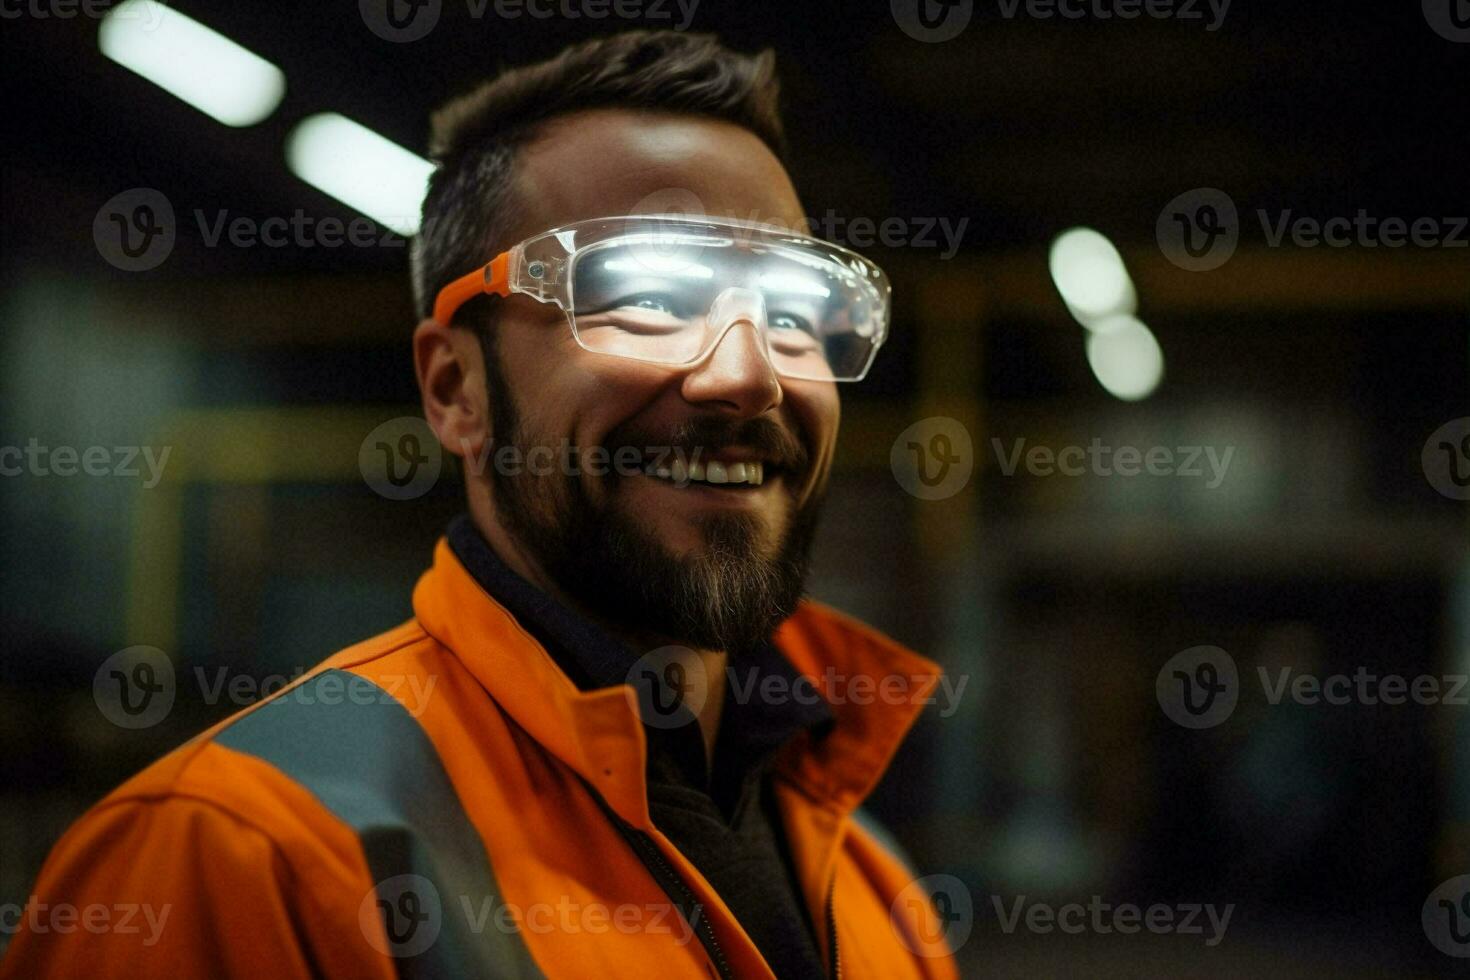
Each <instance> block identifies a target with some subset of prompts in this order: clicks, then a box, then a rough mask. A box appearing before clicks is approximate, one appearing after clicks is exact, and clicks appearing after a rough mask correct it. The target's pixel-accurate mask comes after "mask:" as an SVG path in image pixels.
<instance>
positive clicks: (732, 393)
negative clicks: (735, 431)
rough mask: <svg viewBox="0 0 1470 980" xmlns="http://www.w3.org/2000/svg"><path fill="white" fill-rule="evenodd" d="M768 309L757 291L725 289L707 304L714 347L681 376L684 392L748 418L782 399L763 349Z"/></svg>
mask: <svg viewBox="0 0 1470 980" xmlns="http://www.w3.org/2000/svg"><path fill="white" fill-rule="evenodd" d="M765 320H766V312H765V303H764V301H763V299H762V297H761V295H760V293H757V292H755V291H754V290H748V289H738V290H737V289H733V288H732V289H729V290H726V291H725V293H724V294H722V295H721V296H720V297H719V298H718V299H717V300H716V301H715V303H714V306H713V307H711V309H710V317H709V327H710V329H711V330H712V331H714V332H715V336H716V341H715V348H714V350H712V351H710V352H709V354H708V355H707V356H706V357H705V358H704V360H702V361H700V362H699V363H698V364H696V365H695V366H694V367H693V368H692V369H691V370H690V371H689V373H687V374H686V375H685V376H684V382H683V386H682V387H683V395H684V398H685V400H687V401H689V402H691V403H694V404H704V405H712V406H718V407H720V408H722V409H724V410H725V411H726V412H728V413H730V414H732V415H735V416H737V417H739V418H752V417H754V416H757V415H760V414H761V413H762V412H765V411H768V410H770V409H772V408H775V407H776V406H778V405H780V404H781V397H782V393H781V382H780V380H779V379H778V378H777V377H776V369H775V367H774V366H773V365H772V364H771V358H770V355H769V353H767V351H766V341H765V337H764V335H763V334H764V331H765V326H766V323H765Z"/></svg>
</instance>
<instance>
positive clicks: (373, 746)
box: [215, 670, 542, 978]
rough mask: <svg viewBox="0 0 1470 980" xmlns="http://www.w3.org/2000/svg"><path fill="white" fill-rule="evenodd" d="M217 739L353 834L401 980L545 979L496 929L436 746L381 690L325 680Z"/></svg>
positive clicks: (487, 881)
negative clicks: (264, 765) (284, 779)
mask: <svg viewBox="0 0 1470 980" xmlns="http://www.w3.org/2000/svg"><path fill="white" fill-rule="evenodd" d="M215 741H216V742H218V743H219V744H221V745H224V746H226V747H228V748H231V749H234V750H235V751H237V752H245V753H248V754H250V755H253V756H256V757H258V758H260V759H263V760H265V761H266V762H268V763H270V764H271V765H273V766H275V767H276V768H277V769H279V770H281V772H283V773H285V774H286V775H287V776H290V777H291V778H292V779H293V780H295V781H296V782H297V783H299V784H301V785H302V786H303V787H305V788H306V789H307V790H309V791H310V792H311V793H312V795H314V796H315V797H316V798H317V799H318V800H320V801H321V802H322V805H323V806H325V807H326V808H327V809H328V810H330V811H331V812H332V813H333V814H334V815H335V816H336V817H337V819H339V820H341V821H342V822H343V823H345V824H347V825H348V826H349V827H351V828H352V829H353V830H355V831H357V835H358V838H359V839H360V840H361V841H362V849H363V853H364V854H365V855H366V856H367V863H368V868H369V869H370V870H371V871H372V875H373V880H374V882H376V887H377V891H378V894H377V896H376V898H375V901H376V902H377V903H378V907H379V915H380V916H381V917H382V919H383V921H384V923H385V925H386V927H387V930H388V933H389V942H390V952H391V954H392V955H393V956H394V957H395V963H396V965H397V967H398V975H399V976H401V977H405V978H419V977H492V978H500V977H516V978H522V977H524V978H533V977H534V978H539V977H541V976H542V973H541V972H540V971H539V970H538V969H537V968H536V964H535V963H534V962H533V961H532V959H531V954H530V952H529V951H528V950H527V949H526V947H525V945H524V943H523V942H522V941H521V938H520V936H519V935H518V934H517V933H515V932H508V931H505V930H503V929H502V928H501V927H500V926H501V925H503V924H504V923H505V922H506V919H505V918H503V917H500V916H497V914H496V913H497V912H499V911H500V909H501V908H502V903H501V900H500V897H499V893H498V891H497V890H496V887H495V882H494V878H493V875H492V873H491V869H490V859H489V857H488V856H487V855H486V853H485V847H484V845H483V844H482V843H481V842H480V838H479V835H478V834H476V832H475V828H474V827H473V826H472V825H471V824H470V821H469V818H468V817H466V816H465V812H464V808H463V806H461V804H460V801H459V797H458V795H457V794H456V793H455V792H454V787H453V786H452V785H451V784H450V782H449V776H448V774H447V773H445V771H444V765H443V763H441V762H440V761H439V755H438V753H437V752H436V751H435V749H434V745H433V743H432V742H430V741H429V737H428V736H427V735H426V734H425V733H424V730H423V729H422V728H421V727H420V726H419V723H418V722H417V721H416V720H414V718H413V716H412V715H410V714H409V713H408V711H407V709H405V708H404V707H403V705H401V704H400V703H399V702H397V701H396V700H394V699H393V698H392V697H390V696H389V695H388V693H387V692H386V691H384V690H383V689H382V688H380V687H378V686H377V685H376V684H374V683H373V682H372V681H369V680H367V679H366V678H364V677H359V676H358V675H356V674H352V673H348V672H346V671H341V670H327V671H323V672H322V673H320V674H318V675H317V676H315V677H313V678H312V679H310V680H308V681H306V682H305V683H303V684H301V685H300V686H298V687H296V688H293V689H292V690H290V691H288V692H286V693H285V694H283V695H280V696H279V697H277V698H276V699H275V700H274V701H272V702H271V703H268V704H266V705H263V706H262V707H260V708H258V709H256V710H255V711H253V712H251V713H250V714H248V715H246V716H245V717H244V718H241V719H240V720H239V721H237V722H235V723H234V724H232V725H230V726H229V727H228V728H226V729H225V730H224V731H223V732H221V733H220V734H219V735H218V736H216V737H215ZM436 925H437V929H436ZM363 941H364V942H366V941H367V938H366V937H364V940H363Z"/></svg>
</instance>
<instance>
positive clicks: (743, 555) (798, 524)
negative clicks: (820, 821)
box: [487, 110, 839, 649]
mask: <svg viewBox="0 0 1470 980" xmlns="http://www.w3.org/2000/svg"><path fill="white" fill-rule="evenodd" d="M516 173H517V193H516V198H517V201H518V202H519V205H520V207H519V210H518V212H517V221H516V222H515V227H514V228H513V229H512V230H511V231H510V232H509V233H508V234H507V235H506V241H507V242H508V243H512V242H516V241H520V240H522V239H524V238H527V237H530V236H531V235H534V234H537V233H539V232H541V231H544V230H546V229H548V228H553V227H557V226H560V225H565V224H569V223H572V222H575V221H580V220H583V219H587V218H597V217H605V216H609V215H622V214H634V213H651V212H652V213H657V212H663V211H669V210H688V209H689V207H690V203H691V202H697V207H698V208H701V209H702V210H703V212H704V213H705V214H708V215H710V216H723V217H730V218H737V219H755V220H759V221H764V222H770V223H779V224H784V225H787V226H789V227H793V228H804V226H805V225H804V218H803V216H802V210H801V206H800V204H799V202H798V200H797V197H796V193H795V190H794V189H793V188H792V186H791V182H790V179H789V178H788V177H787V175H786V172H785V170H784V169H783V168H782V166H781V165H780V163H779V162H778V161H777V159H776V158H775V156H774V155H773V154H772V153H771V152H770V150H769V149H767V147H766V146H765V144H764V143H762V142H761V141H760V140H759V138H757V137H756V136H755V135H754V134H752V133H750V132H748V131H746V130H745V129H743V128H740V127H737V126H734V125H731V124H728V123H723V122H718V121H712V120H703V119H699V118H697V117H686V116H676V115H669V114H662V113H642V112H634V111H626V110H599V111H594V112H585V113H580V114H578V115H576V116H570V117H565V118H562V119H559V120H556V121H555V122H553V123H551V124H550V125H548V126H547V127H546V129H545V130H544V132H543V135H541V136H540V137H539V138H538V139H537V140H536V141H534V142H533V143H531V144H530V145H528V146H527V147H525V148H524V149H523V150H522V151H521V153H520V155H519V158H518V161H517V171H516ZM492 329H493V330H494V331H495V332H496V336H495V342H494V347H495V349H496V352H497V354H496V357H495V359H494V360H495V363H492V364H489V365H487V374H488V376H489V386H490V388H491V391H490V393H489V398H490V402H491V405H492V406H493V408H494V411H493V412H492V419H493V421H492V426H493V428H494V429H495V431H493V432H492V433H491V436H492V439H493V445H494V447H500V446H504V445H506V444H508V443H509V444H514V445H516V446H517V447H518V448H519V449H520V450H521V452H522V454H523V458H524V454H526V453H527V452H529V450H531V449H532V448H533V447H535V446H548V447H551V448H552V449H553V450H554V451H555V452H556V458H557V465H556V466H555V467H553V470H554V472H551V473H549V474H541V475H537V474H531V473H528V472H526V470H524V469H523V470H522V471H521V472H519V473H517V474H515V475H506V474H501V473H498V472H497V471H496V469H495V468H494V467H493V466H492V467H491V468H490V474H491V476H492V495H493V498H494V504H495V509H496V513H497V515H498V517H499V518H500V520H502V522H504V523H505V524H506V525H507V529H508V530H509V531H510V533H511V534H513V535H514V536H515V537H516V538H517V542H518V545H519V546H521V547H523V548H526V549H527V550H528V551H529V552H530V556H531V557H532V558H533V559H534V560H536V561H537V562H538V563H539V564H540V565H541V566H542V568H543V569H544V571H545V572H546V573H547V574H549V575H550V576H551V577H552V578H553V579H554V580H555V581H556V582H557V585H558V586H559V587H560V588H562V589H563V590H564V591H566V592H567V593H569V594H571V595H572V596H573V597H574V598H576V599H577V600H579V601H581V602H583V603H584V604H586V605H589V606H591V607H592V608H593V609H594V611H597V612H600V613H602V614H603V615H605V616H609V617H611V618H615V619H623V620H625V621H626V620H632V622H631V623H629V625H630V626H632V627H634V628H639V629H644V630H647V631H649V632H652V633H662V634H663V635H667V636H670V637H671V638H672V639H674V640H675V641H676V642H685V643H690V644H692V645H698V646H705V647H714V648H720V649H724V648H728V647H730V646H731V645H735V646H740V645H745V644H749V643H752V642H758V641H759V640H760V639H763V638H764V637H763V636H762V635H761V634H764V633H768V632H769V629H770V628H771V627H772V626H774V625H775V623H776V622H778V621H779V619H781V618H784V616H785V615H788V614H789V613H790V611H791V607H793V606H794V604H795V601H796V599H797V598H798V597H799V593H800V589H801V580H802V579H803V578H804V576H805V569H806V553H807V551H808V548H809V545H810V539H811V534H812V531H813V529H814V526H815V519H816V512H817V509H818V507H819V504H820V501H821V497H822V493H823V491H824V489H825V486H826V481H827V475H828V471H829V469H830V466H831V461H832V450H833V445H834V443H835V440H836V434H837V426H838V416H839V403H838V397H837V390H836V386H835V384H833V383H831V382H820V381H799V380H792V379H788V378H783V377H780V376H778V375H777V374H776V373H775V371H774V369H773V368H772V366H771V362H770V360H769V358H768V356H767V354H766V352H765V349H764V341H763V338H762V336H761V331H763V330H764V324H756V323H752V322H749V321H737V322H736V323H735V324H734V325H733V326H732V327H731V328H730V329H729V330H728V331H727V332H726V333H725V334H724V335H723V336H722V338H721V339H720V342H719V344H718V346H717V347H716V348H715V349H714V350H713V351H712V352H711V353H710V354H709V355H708V356H707V357H706V358H705V359H704V360H702V361H700V362H699V363H698V364H697V365H695V366H694V367H690V368H669V367H667V366H661V365H654V364H646V363H640V362H638V361H633V360H629V359H626V358H619V357H613V356H609V355H606V354H597V353H591V352H589V351H586V350H584V349H582V348H581V347H580V346H579V345H578V344H577V342H576V340H575V338H574V337H573V336H572V332H571V330H570V328H569V326H568V324H567V322H566V317H565V314H563V312H562V311H561V310H560V309H558V308H557V307H555V306H552V305H549V304H541V303H537V302H535V301H534V300H531V299H530V298H529V297H525V296H519V295H512V296H511V297H510V298H508V299H507V300H506V301H504V302H503V303H502V304H501V307H500V312H499V315H498V317H497V319H496V322H495V326H494V327H493V328H492ZM497 388H499V389H500V390H496V389H497ZM507 429H508V430H510V431H503V430H507ZM565 444H569V445H571V446H574V447H577V448H578V449H579V450H581V452H582V453H583V454H584V455H583V458H584V459H585V452H586V450H587V449H589V448H592V447H603V448H605V449H606V450H607V451H608V452H609V455H610V456H611V457H612V458H613V459H616V458H617V456H616V453H617V451H618V450H619V449H620V448H622V447H630V446H631V447H636V449H637V450H638V452H639V453H640V454H641V458H643V459H645V460H646V461H651V460H652V459H653V457H654V455H655V454H656V453H657V452H658V451H659V450H660V449H670V450H671V452H670V454H669V455H668V456H667V457H666V458H665V460H664V463H663V465H664V466H669V465H670V462H671V461H672V460H673V459H674V458H677V456H682V457H683V458H684V459H685V460H686V461H687V460H690V459H692V458H698V459H699V460H700V461H701V462H703V463H704V464H705V466H706V468H707V470H706V472H708V466H709V464H710V463H712V462H714V463H722V464H723V465H725V466H726V469H727V470H729V469H732V468H733V465H732V464H734V463H736V462H742V463H749V462H752V461H759V462H761V463H763V464H764V482H763V483H761V484H760V485H759V486H754V485H751V484H750V483H748V482H747V483H744V484H735V483H727V484H725V485H714V484H710V483H708V482H701V481H694V480H690V481H672V480H667V479H661V478H659V477H658V476H657V475H652V474H647V473H644V472H641V469H640V471H639V472H630V471H629V469H630V468H628V467H613V466H608V467H606V468H605V472H600V473H594V472H589V469H590V468H589V467H586V466H582V467H577V468H576V469H575V470H574V471H572V472H563V470H562V466H561V459H562V454H561V448H560V447H561V446H563V445H565ZM543 452H544V451H543ZM696 452H697V453H698V456H697V457H695V456H694V454H695V453H696ZM642 454H647V455H642ZM624 458H625V459H626V458H627V457H626V456H625V457H624ZM620 470H621V472H619V471H620Z"/></svg>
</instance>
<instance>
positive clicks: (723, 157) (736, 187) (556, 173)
mask: <svg viewBox="0 0 1470 980" xmlns="http://www.w3.org/2000/svg"><path fill="white" fill-rule="evenodd" d="M516 181H517V195H516V196H517V198H518V202H517V203H518V207H517V208H516V217H517V220H516V223H515V224H516V227H515V229H514V231H513V233H512V234H510V235H509V236H507V237H508V242H507V244H513V243H514V242H516V241H519V240H521V239H523V238H526V237H529V236H530V235H534V234H537V233H539V232H541V231H544V230H546V229H547V228H552V227H556V226H560V225H565V224H570V223H571V222H574V221H582V220H585V219H588V218H600V217H604V216H608V215H621V214H648V213H663V212H681V213H690V212H694V213H700V212H702V213H704V214H708V215H711V216H717V217H727V218H737V219H740V220H747V221H760V222H766V223H774V224H781V225H785V226H787V227H793V228H795V227H804V219H803V217H802V210H801V203H800V201H799V200H798V198H797V196H796V190H795V188H794V187H793V186H792V184H791V178H790V177H789V176H788V175H787V173H786V169H785V168H784V167H782V166H781V162H780V161H779V160H778V159H777V158H776V155H775V154H774V153H772V152H771V150H770V148H769V147H767V146H766V144H765V143H764V142H763V141H762V140H761V139H760V137H758V136H756V135H755V134H754V133H752V132H751V131H750V130H748V129H745V128H744V127H742V126H737V125H735V124H733V123H728V122H724V121H722V120H717V119H707V118H703V117H699V116H691V115H677V114H673V113H667V112H652V111H641V110H628V109H598V110H589V111H587V112H580V113H576V114H574V115H568V116H563V117H560V118H557V119H555V120H552V121H550V122H548V123H547V124H546V126H545V127H544V128H543V130H542V131H541V132H540V134H538V136H537V138H536V139H534V140H533V141H531V142H530V143H528V144H527V145H526V146H525V147H523V148H522V149H521V151H520V153H519V154H518V156H517V160H516Z"/></svg>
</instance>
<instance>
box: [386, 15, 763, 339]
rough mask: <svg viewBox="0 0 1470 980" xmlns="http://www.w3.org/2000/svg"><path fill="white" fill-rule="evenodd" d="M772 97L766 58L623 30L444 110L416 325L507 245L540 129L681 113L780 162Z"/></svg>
mask: <svg viewBox="0 0 1470 980" xmlns="http://www.w3.org/2000/svg"><path fill="white" fill-rule="evenodd" d="M779 90H780V82H779V80H778V79H777V77H776V59H775V54H774V53H773V52H772V51H770V50H769V49H767V50H765V51H762V52H760V53H759V54H755V55H746V54H740V53H738V52H735V51H731V50H729V49H728V48H726V47H724V46H723V45H722V44H720V42H719V40H718V39H717V38H716V37H715V36H714V35H712V34H686V33H682V32H679V31H627V32H624V33H621V34H613V35H610V36H607V37H602V38H597V39H595V40H591V41H585V42H583V43H581V44H577V45H574V46H572V47H569V48H567V49H566V50H564V51H562V52H561V54H559V55H557V56H556V57H554V58H552V59H550V60H549V61H542V62H538V63H536V64H532V65H526V66H524V67H520V68H515V69H512V70H509V71H506V72H504V73H502V74H501V75H499V76H498V77H496V78H494V79H492V80H490V81H488V82H485V83H484V84H482V85H481V86H480V87H479V88H477V89H475V90H474V91H472V92H470V93H469V94H467V95H463V96H460V97H459V98H456V99H454V100H452V101H450V102H448V103H446V104H445V105H444V106H442V107H441V108H440V109H439V110H438V111H437V112H435V113H434V115H433V119H432V134H431V137H430V145H429V154H430V157H431V158H432V159H433V161H434V164H435V169H434V173H433V175H432V176H431V177H430V179H429V191H428V194H427V196H426V197H425V198H424V210H423V220H422V221H421V223H420V228H419V234H418V237H417V239H416V240H415V242H414V248H413V287H414V300H415V303H416V305H417V307H418V311H419V315H420V316H422V317H427V316H429V315H430V314H431V312H432V310H433V305H434V297H435V296H436V295H438V292H439V290H440V289H442V288H444V286H445V285H446V284H447V283H449V282H451V281H452V280H454V279H456V278H458V277H459V276H462V275H464V274H465V273H467V272H469V271H470V270H471V269H473V268H475V266H476V265H480V264H483V263H485V262H487V261H489V259H490V258H491V255H490V254H488V253H489V252H490V249H491V248H493V247H494V246H495V245H496V244H501V245H502V247H505V246H509V245H511V244H514V243H511V242H505V243H498V237H499V236H501V235H503V234H504V233H505V230H506V228H507V227H508V226H509V225H510V224H511V219H512V218H513V217H514V215H515V208H516V201H515V198H514V194H513V192H512V191H513V183H514V181H513V179H512V178H513V174H514V169H515V160H516V152H517V150H519V149H520V147H522V146H524V145H525V144H526V143H528V142H530V141H531V140H533V139H534V138H535V137H536V135H537V132H538V129H539V126H540V125H541V124H542V123H545V122H546V121H547V120H550V119H553V118H555V117H557V116H564V115H567V114H569V113H573V112H578V111H581V110H584V109H596V108H630V109H655V110H664V111H668V112H678V113H688V114H692V115H699V116H708V117H711V118H714V119H722V120H725V121H728V122H733V123H735V124H737V125H740V126H743V127H745V128H746V129H748V130H750V131H751V132H753V133H754V134H755V135H756V136H758V137H760V138H761V140H763V141H764V142H765V143H766V145H767V146H769V147H770V148H771V150H772V152H774V153H775V154H776V156H777V157H778V158H783V157H784V156H785V149H786V147H785V134H784V132H783V130H782V126H781V116H780V111H779V108H778V101H779ZM496 250H497V251H499V250H500V249H496ZM478 305H480V301H479V300H476V301H473V302H472V303H470V304H466V306H465V309H467V310H472V307H474V306H478ZM456 319H458V317H457V318H456Z"/></svg>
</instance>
